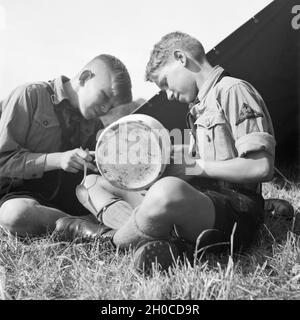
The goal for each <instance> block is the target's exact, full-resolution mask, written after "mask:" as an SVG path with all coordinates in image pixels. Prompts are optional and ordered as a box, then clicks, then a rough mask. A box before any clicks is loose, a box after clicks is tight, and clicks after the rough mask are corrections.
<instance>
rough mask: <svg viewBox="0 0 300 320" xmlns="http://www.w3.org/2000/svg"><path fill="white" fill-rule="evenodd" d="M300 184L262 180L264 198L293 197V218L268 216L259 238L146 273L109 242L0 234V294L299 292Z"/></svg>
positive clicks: (119, 296)
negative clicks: (229, 252) (246, 248)
mask: <svg viewBox="0 0 300 320" xmlns="http://www.w3.org/2000/svg"><path fill="white" fill-rule="evenodd" d="M299 187H300V186H299V185H297V184H293V185H292V186H290V185H288V184H285V185H284V184H282V183H268V184H265V185H264V189H263V192H264V196H265V197H266V198H273V197H278V198H282V199H286V200H288V201H290V202H291V204H292V205H293V207H294V209H295V215H294V217H293V218H292V219H286V218H284V217H273V216H268V217H267V218H266V222H265V227H264V228H263V230H262V232H261V239H260V241H259V243H258V244H257V245H256V246H255V247H254V248H253V249H252V250H251V251H250V252H247V253H246V254H244V255H234V256H233V257H231V256H213V255H210V256H204V257H203V258H202V259H201V261H196V262H195V263H194V265H193V266H191V265H190V264H189V263H188V262H187V263H185V264H184V265H183V266H177V267H175V268H173V269H172V270H169V273H168V274H164V273H161V272H159V271H155V272H154V275H153V277H151V278H145V277H143V276H141V275H139V274H136V273H135V272H134V271H133V269H132V265H131V263H132V252H127V253H124V252H115V251H114V250H113V248H112V247H111V246H110V245H109V244H107V243H101V242H95V243H92V244H68V243H57V242H55V241H53V239H52V238H51V236H48V237H45V238H42V239H36V240H28V241H27V242H26V243H25V242H24V241H20V240H18V239H16V238H12V237H10V236H9V235H7V234H6V233H5V232H4V231H1V233H0V299H1V298H2V299H20V300H25V299H26V300H27V299H30V300H37V299H39V300H40V299H41V300H49V299H79V300H80V299H84V300H86V299H93V300H94V299H96V300H108V299H109V300H139V299H147V300H148V299H168V300H171V299H172V300H174V299H186V300H219V299H221V300H228V299H233V300H237V299H239V300H241V299H245V300H252V299H259V300H261V299H300V243H299V233H300V222H299V219H298V217H297V214H298V213H299V207H300V192H299Z"/></svg>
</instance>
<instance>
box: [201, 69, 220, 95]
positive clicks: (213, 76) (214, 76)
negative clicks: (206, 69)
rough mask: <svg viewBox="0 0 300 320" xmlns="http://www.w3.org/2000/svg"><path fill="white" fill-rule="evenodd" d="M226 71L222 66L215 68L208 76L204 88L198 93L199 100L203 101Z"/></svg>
mask: <svg viewBox="0 0 300 320" xmlns="http://www.w3.org/2000/svg"><path fill="white" fill-rule="evenodd" d="M223 71H224V69H223V68H222V67H220V66H215V67H214V68H213V69H212V70H211V71H210V73H209V74H208V76H207V78H206V80H205V81H204V83H203V85H202V87H201V88H200V90H199V92H198V99H199V101H201V100H203V99H204V98H205V97H206V95H207V94H208V92H209V91H210V89H211V88H212V87H213V86H214V85H215V83H216V81H217V80H218V78H219V76H220V74H221V73H222V72H223Z"/></svg>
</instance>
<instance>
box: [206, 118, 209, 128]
mask: <svg viewBox="0 0 300 320" xmlns="http://www.w3.org/2000/svg"><path fill="white" fill-rule="evenodd" d="M205 124H206V126H207V127H209V126H210V120H209V119H206V121H205Z"/></svg>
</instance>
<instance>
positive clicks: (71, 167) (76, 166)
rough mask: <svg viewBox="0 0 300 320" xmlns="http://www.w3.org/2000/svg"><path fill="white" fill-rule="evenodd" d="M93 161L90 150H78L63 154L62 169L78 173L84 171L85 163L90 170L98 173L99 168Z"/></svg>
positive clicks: (61, 159)
mask: <svg viewBox="0 0 300 320" xmlns="http://www.w3.org/2000/svg"><path fill="white" fill-rule="evenodd" d="M92 161H93V157H92V156H91V155H90V154H89V152H88V150H83V149H80V148H76V149H73V150H69V151H66V152H63V153H62V154H61V158H60V167H61V169H63V170H64V171H67V172H73V173H77V172H78V171H79V170H83V165H84V162H86V163H87V168H88V169H90V170H92V171H94V172H98V169H97V167H96V166H95V165H94V164H93V163H92Z"/></svg>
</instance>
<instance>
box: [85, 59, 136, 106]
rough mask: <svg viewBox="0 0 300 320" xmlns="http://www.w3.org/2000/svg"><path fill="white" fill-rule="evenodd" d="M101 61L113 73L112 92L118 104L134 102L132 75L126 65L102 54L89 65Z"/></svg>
mask: <svg viewBox="0 0 300 320" xmlns="http://www.w3.org/2000/svg"><path fill="white" fill-rule="evenodd" d="M97 60H101V61H102V62H104V63H105V65H106V66H107V67H108V68H109V69H110V71H111V73H112V92H113V94H114V96H115V98H116V100H117V104H126V103H129V102H131V101H132V91H131V89H132V85H131V79H130V75H129V73H128V70H127V68H126V67H125V65H124V63H123V62H121V61H120V60H119V59H118V58H116V57H114V56H112V55H109V54H100V55H98V56H96V57H95V58H94V59H93V60H91V61H90V62H89V63H88V65H90V64H93V63H94V62H96V61H97Z"/></svg>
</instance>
